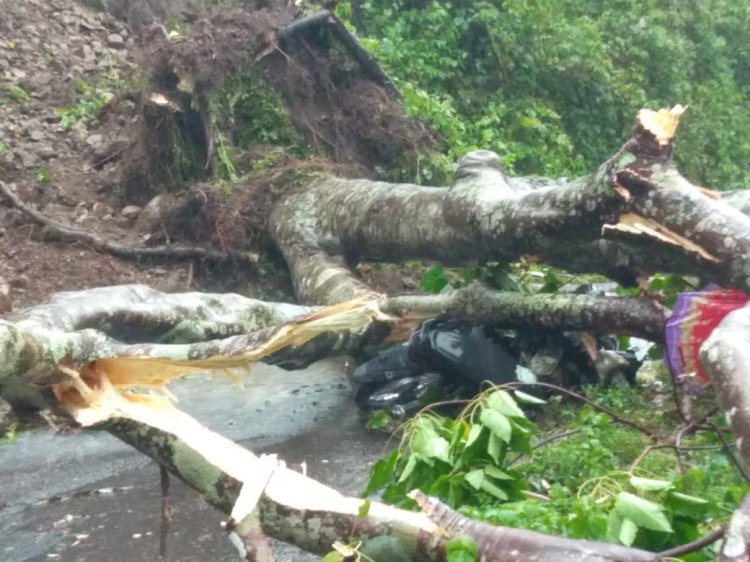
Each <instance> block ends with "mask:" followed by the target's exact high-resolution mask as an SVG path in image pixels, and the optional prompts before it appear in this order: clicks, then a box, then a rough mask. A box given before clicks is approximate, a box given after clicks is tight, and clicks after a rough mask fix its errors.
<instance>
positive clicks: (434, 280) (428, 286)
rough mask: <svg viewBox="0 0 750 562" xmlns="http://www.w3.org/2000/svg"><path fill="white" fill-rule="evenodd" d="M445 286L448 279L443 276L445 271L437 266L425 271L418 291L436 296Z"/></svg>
mask: <svg viewBox="0 0 750 562" xmlns="http://www.w3.org/2000/svg"><path fill="white" fill-rule="evenodd" d="M446 285H448V278H447V277H446V276H445V270H444V269H443V268H442V267H440V266H439V265H436V266H435V267H432V268H430V269H428V270H427V273H425V275H424V278H423V279H422V282H421V283H420V284H419V289H420V290H421V291H424V292H425V293H433V294H437V293H439V292H440V291H442V290H443V289H444V288H445V286H446Z"/></svg>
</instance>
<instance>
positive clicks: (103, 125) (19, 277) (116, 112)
mask: <svg viewBox="0 0 750 562" xmlns="http://www.w3.org/2000/svg"><path fill="white" fill-rule="evenodd" d="M0 11H1V12H0V13H2V17H0V181H3V182H5V183H6V185H8V186H9V187H10V188H11V189H12V190H14V191H15V192H16V193H18V194H19V196H20V197H21V198H22V199H23V200H24V201H26V202H28V203H29V204H32V205H34V206H35V207H36V208H37V209H39V210H41V211H42V212H44V213H45V214H46V215H47V216H49V217H50V218H52V219H54V220H56V221H58V222H61V223H64V224H69V225H71V226H73V227H77V228H80V229H83V230H85V231H88V232H94V233H96V234H99V235H100V236H102V237H105V238H107V239H109V240H112V241H114V242H120V243H125V244H130V245H140V244H142V243H143V236H144V233H143V232H141V231H140V230H138V229H137V228H135V227H136V226H137V222H136V218H137V216H138V214H139V213H140V212H141V209H140V208H138V207H133V206H132V205H127V204H125V203H124V202H123V201H122V200H121V198H120V197H119V182H120V177H121V169H120V167H119V161H120V160H121V158H122V156H123V154H124V152H125V150H126V148H127V147H128V146H129V145H130V144H131V142H132V141H133V139H132V137H131V136H130V135H131V131H132V128H133V127H134V126H135V125H136V124H137V123H138V122H139V120H140V119H141V114H140V112H139V111H138V106H137V105H136V104H135V103H134V102H133V101H132V99H128V96H127V93H128V91H129V90H131V89H132V85H133V84H137V83H138V80H139V75H140V74H139V71H138V65H137V61H136V59H135V58H134V57H133V56H132V55H131V53H132V52H133V47H134V44H135V43H134V39H133V37H132V34H131V32H130V30H129V29H128V27H127V26H125V25H124V24H122V23H121V22H119V21H117V20H116V19H114V18H113V17H112V16H110V15H107V14H105V13H98V12H94V11H91V10H89V9H87V8H86V7H84V6H81V5H79V4H78V3H77V2H75V1H74V0H26V1H24V2H17V1H15V0H0ZM0 256H2V257H3V259H2V261H1V262H0V288H4V287H9V288H10V291H9V295H5V291H4V289H3V290H0V314H4V313H5V312H7V311H9V310H11V309H13V308H18V307H21V306H26V305H29V304H32V303H35V302H39V301H41V300H44V299H45V298H47V297H48V296H49V295H50V294H51V293H54V292H57V291H60V290H75V289H83V288H89V287H94V286H102V285H111V284H120V283H147V284H150V285H152V286H154V287H158V288H161V289H164V290H187V289H205V288H207V287H213V288H215V289H216V290H222V289H223V288H224V289H230V290H231V289H236V288H237V286H236V284H233V283H220V282H217V278H216V276H214V275H212V273H213V272H215V273H218V274H221V273H222V272H221V271H217V270H215V269H210V268H211V267H213V266H208V265H204V264H200V263H197V264H193V265H192V266H191V264H189V263H185V262H181V263H179V262H178V263H165V262H164V260H151V261H144V262H142V263H134V262H132V261H125V260H121V259H118V258H115V257H112V256H109V255H105V254H101V253H98V252H96V251H93V250H92V249H91V248H88V247H86V246H85V245H82V244H80V243H68V242H61V241H60V240H59V238H58V237H57V236H56V234H55V233H54V232H53V231H52V230H51V229H48V228H42V227H40V226H38V225H36V224H33V222H32V221H31V220H30V219H29V218H28V217H27V216H25V215H24V214H23V213H21V212H20V211H19V210H17V209H15V208H13V207H11V206H10V204H9V203H8V201H6V200H4V198H2V197H0ZM203 270H206V271H205V273H206V275H200V273H202V272H204V271H203ZM230 273H231V272H230ZM220 277H227V278H231V279H232V280H236V279H237V276H233V275H231V274H228V275H226V276H224V275H220ZM242 283H243V289H244V291H245V292H252V291H253V288H252V286H248V285H247V281H243V282H242ZM287 294H288V293H287ZM276 298H280V296H279V295H276Z"/></svg>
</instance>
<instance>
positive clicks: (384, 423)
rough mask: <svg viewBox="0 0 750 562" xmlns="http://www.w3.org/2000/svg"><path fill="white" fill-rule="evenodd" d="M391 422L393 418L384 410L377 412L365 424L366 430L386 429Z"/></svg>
mask: <svg viewBox="0 0 750 562" xmlns="http://www.w3.org/2000/svg"><path fill="white" fill-rule="evenodd" d="M392 421H393V418H392V417H391V415H390V414H389V413H388V412H387V411H386V410H378V411H377V412H375V413H374V414H373V416H372V417H371V418H370V421H368V422H367V428H368V429H383V428H384V427H388V424H389V423H391V422H392Z"/></svg>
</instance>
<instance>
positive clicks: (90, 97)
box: [55, 79, 112, 129]
mask: <svg viewBox="0 0 750 562" xmlns="http://www.w3.org/2000/svg"><path fill="white" fill-rule="evenodd" d="M77 87H78V100H77V102H76V104H75V105H73V106H70V107H59V108H57V109H56V110H55V111H56V112H57V115H58V116H59V117H60V126H61V127H63V128H64V129H70V128H72V127H73V126H74V125H76V124H77V123H83V124H84V125H85V124H87V123H88V122H89V121H91V120H92V119H94V118H96V117H97V116H98V115H99V112H100V111H101V110H102V109H104V106H106V105H107V103H109V101H110V100H111V99H112V94H111V92H109V91H106V90H102V89H99V88H95V87H94V86H91V85H90V84H88V83H87V82H85V81H84V80H80V79H79V80H78V81H77Z"/></svg>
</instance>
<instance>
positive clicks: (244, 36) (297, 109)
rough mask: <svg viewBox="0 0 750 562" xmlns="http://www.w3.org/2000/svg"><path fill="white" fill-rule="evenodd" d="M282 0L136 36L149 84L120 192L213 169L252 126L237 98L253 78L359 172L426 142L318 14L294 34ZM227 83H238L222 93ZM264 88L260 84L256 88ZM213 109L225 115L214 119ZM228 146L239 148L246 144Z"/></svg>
mask: <svg viewBox="0 0 750 562" xmlns="http://www.w3.org/2000/svg"><path fill="white" fill-rule="evenodd" d="M281 4H282V5H281V6H279V7H274V8H260V9H256V10H253V11H249V12H240V13H231V14H228V13H226V12H218V13H215V14H213V15H209V16H207V17H206V18H205V19H202V20H200V21H198V22H196V23H195V24H193V25H192V26H191V27H190V28H189V29H188V31H187V32H186V33H185V35H180V36H176V37H168V36H166V35H165V34H164V33H163V32H162V33H159V32H156V33H155V34H154V35H153V36H152V37H151V38H150V40H149V41H148V42H146V43H145V44H144V55H143V60H144V61H148V64H150V68H151V71H150V74H151V88H152V89H151V90H150V92H149V93H148V94H147V98H146V100H145V102H144V109H143V111H144V116H145V119H144V120H143V125H144V128H143V130H142V131H141V132H140V133H139V134H140V137H141V142H140V143H139V145H138V150H137V151H136V152H134V153H133V154H132V155H131V156H130V157H129V161H130V162H131V163H132V164H133V165H132V166H131V169H130V170H128V171H126V173H125V179H124V181H123V185H124V195H125V197H126V198H127V199H128V200H131V201H132V200H137V199H139V198H140V199H148V198H149V197H150V196H152V195H153V194H154V193H156V192H158V191H161V190H163V189H164V186H167V185H172V186H174V185H175V182H177V183H181V182H189V181H190V180H200V181H203V180H206V179H208V178H209V177H211V176H212V175H213V174H214V173H216V172H217V167H218V166H219V164H220V163H217V152H218V150H219V144H221V143H226V142H227V140H229V141H231V140H233V139H237V138H238V137H242V136H243V135H242V128H243V127H250V128H252V127H253V123H252V122H251V121H252V119H248V118H247V115H244V116H242V115H238V112H237V111H236V109H237V107H236V106H237V105H238V104H237V102H238V100H242V98H243V92H242V88H243V87H244V88H245V90H247V89H248V88H250V89H253V90H254V91H258V90H255V88H256V85H257V84H258V83H259V82H260V83H262V86H261V88H265V89H266V90H270V91H271V92H273V95H276V96H278V97H279V99H280V100H281V103H282V105H283V108H281V109H278V110H277V109H273V108H272V109H271V110H270V111H269V113H273V112H274V111H283V113H284V114H285V116H286V118H288V119H289V121H290V124H291V126H293V128H294V129H295V130H296V132H297V133H298V134H299V135H301V136H302V138H304V142H305V143H306V144H307V145H308V146H309V147H310V148H311V149H312V151H313V153H314V155H316V156H317V157H320V158H326V159H329V160H330V161H331V162H333V163H334V164H337V165H344V166H347V167H351V168H352V169H354V170H356V173H357V174H358V175H364V176H370V177H372V176H375V175H377V172H376V171H377V170H385V169H392V168H398V167H400V166H402V165H404V164H406V163H407V162H408V161H409V159H416V157H417V154H418V153H420V152H422V153H424V152H427V151H429V150H431V149H432V147H434V145H435V139H434V136H433V134H432V133H431V131H429V130H428V129H427V128H426V127H425V126H424V125H422V124H421V123H418V122H416V121H414V120H412V119H409V118H408V117H407V116H406V115H405V113H404V111H403V109H402V107H401V106H400V104H399V103H398V101H397V100H395V99H394V97H393V96H392V95H391V93H389V92H388V91H387V90H386V89H385V88H384V87H383V85H382V84H378V83H377V81H376V80H373V77H372V76H371V73H370V72H368V70H369V69H367V68H363V67H362V65H361V64H360V63H358V62H357V60H356V56H353V54H352V52H351V51H350V50H347V46H346V45H342V44H341V42H340V41H339V39H337V36H336V35H335V34H334V33H332V32H331V29H330V28H329V27H328V23H326V21H327V20H326V19H325V18H323V20H321V21H322V23H319V24H316V25H311V26H302V27H299V26H297V27H298V29H301V31H298V32H296V33H294V34H292V33H290V32H288V31H286V30H288V29H290V28H289V27H288V26H289V24H290V23H291V22H292V21H293V18H294V14H293V13H292V11H291V10H290V8H288V7H287V5H286V3H281ZM329 19H330V18H329ZM339 23H340V22H339ZM296 25H297V24H295V26H296ZM341 27H343V26H341ZM227 84H233V85H234V87H235V89H236V91H234V92H229V93H228V94H227V92H226V90H227ZM217 92H218V93H217ZM222 95H223V98H222V97H221V96H222ZM266 96H267V94H265V93H263V92H261V95H260V96H259V97H261V98H263V97H266ZM244 111H245V113H247V108H246V107H244ZM221 114H226V116H228V118H226V119H223V120H222V119H220V115H221ZM252 117H260V116H258V115H254V116H252ZM243 119H244V120H243ZM279 140H280V139H279ZM230 148H231V149H233V152H235V153H237V152H241V151H242V150H243V149H245V148H248V147H247V146H242V145H241V143H240V144H239V145H237V144H235V145H233V146H231V147H230ZM186 155H187V158H186V157H185V156H186ZM240 159H241V157H240ZM244 160H245V162H246V163H247V159H244ZM250 164H252V162H250ZM243 171H245V170H243Z"/></svg>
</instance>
